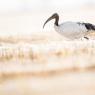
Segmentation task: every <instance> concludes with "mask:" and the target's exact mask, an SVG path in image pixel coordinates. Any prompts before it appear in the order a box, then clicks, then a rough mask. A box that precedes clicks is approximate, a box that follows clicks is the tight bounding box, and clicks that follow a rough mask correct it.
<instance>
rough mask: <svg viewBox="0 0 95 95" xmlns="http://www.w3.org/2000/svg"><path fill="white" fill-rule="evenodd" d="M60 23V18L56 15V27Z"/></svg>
mask: <svg viewBox="0 0 95 95" xmlns="http://www.w3.org/2000/svg"><path fill="white" fill-rule="evenodd" d="M58 22H59V16H58V15H56V16H55V25H56V26H58Z"/></svg>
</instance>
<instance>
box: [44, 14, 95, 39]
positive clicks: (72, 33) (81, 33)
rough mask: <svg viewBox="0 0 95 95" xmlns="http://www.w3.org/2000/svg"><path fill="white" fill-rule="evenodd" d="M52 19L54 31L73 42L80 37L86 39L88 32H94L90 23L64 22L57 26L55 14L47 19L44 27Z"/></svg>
mask: <svg viewBox="0 0 95 95" xmlns="http://www.w3.org/2000/svg"><path fill="white" fill-rule="evenodd" d="M52 19H55V23H54V28H55V30H56V31H57V32H58V33H60V34H62V35H63V36H64V37H66V38H68V39H72V40H73V39H79V38H82V37H84V38H86V39H88V38H87V37H86V34H87V33H88V32H90V31H91V30H94V31H95V25H92V24H90V23H79V22H64V23H62V24H60V25H59V24H58V21H59V15H58V14H57V13H55V14H53V15H52V16H51V17H50V18H48V19H47V21H46V22H45V23H44V26H45V24H46V23H47V22H48V21H50V20H52ZM44 26H43V28H44Z"/></svg>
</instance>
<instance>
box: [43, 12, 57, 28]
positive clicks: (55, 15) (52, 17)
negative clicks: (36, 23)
mask: <svg viewBox="0 0 95 95" xmlns="http://www.w3.org/2000/svg"><path fill="white" fill-rule="evenodd" d="M52 19H55V24H56V25H57V26H58V21H59V15H58V14H57V13H54V14H53V15H52V16H51V17H49V18H48V19H47V20H46V22H45V23H44V25H43V28H44V27H45V25H46V23H47V22H49V21H50V20H52Z"/></svg>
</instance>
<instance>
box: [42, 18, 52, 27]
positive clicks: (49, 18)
mask: <svg viewBox="0 0 95 95" xmlns="http://www.w3.org/2000/svg"><path fill="white" fill-rule="evenodd" d="M52 19H53V17H52V16H51V17H50V18H48V19H47V20H46V22H45V23H44V25H43V28H44V27H45V25H46V23H47V22H49V21H50V20H52Z"/></svg>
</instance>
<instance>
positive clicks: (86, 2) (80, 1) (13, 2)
mask: <svg viewBox="0 0 95 95" xmlns="http://www.w3.org/2000/svg"><path fill="white" fill-rule="evenodd" d="M92 5H93V6H94V5H95V0H0V11H1V12H2V11H19V10H20V11H21V10H32V11H35V10H43V9H45V8H48V9H49V8H64V9H68V8H77V7H80V6H92Z"/></svg>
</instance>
